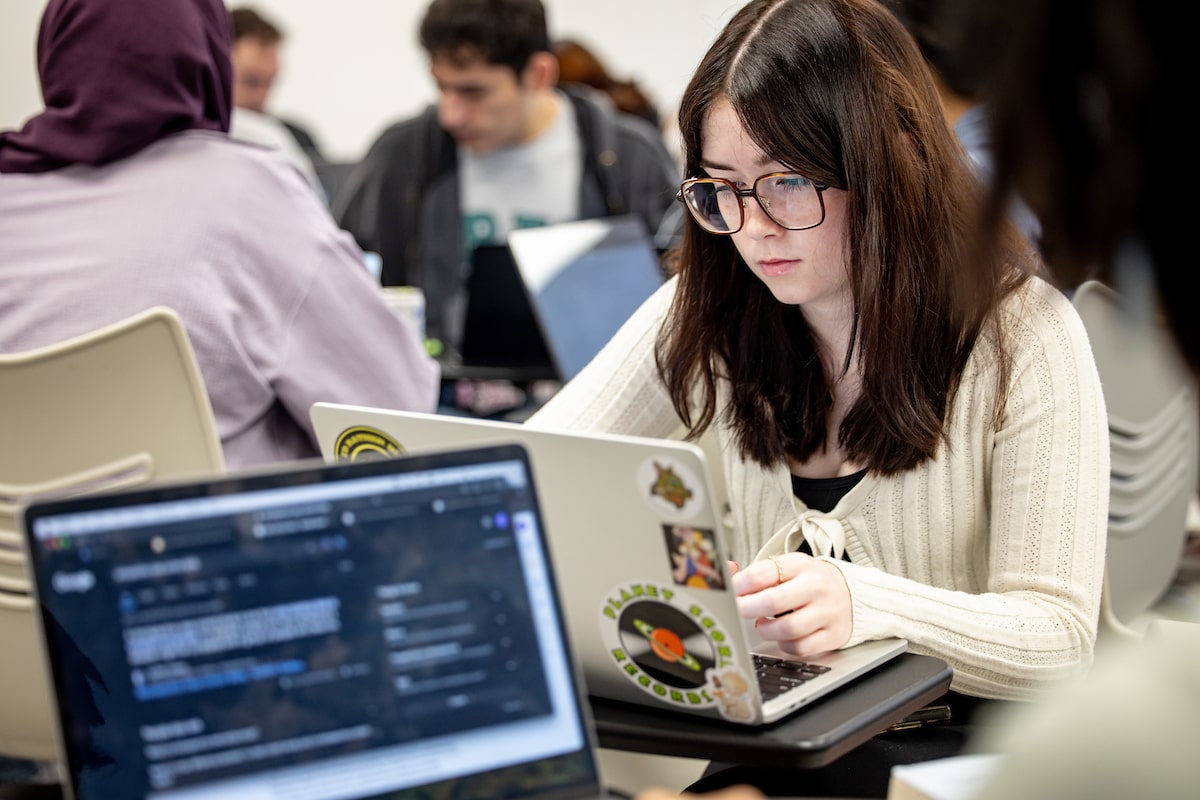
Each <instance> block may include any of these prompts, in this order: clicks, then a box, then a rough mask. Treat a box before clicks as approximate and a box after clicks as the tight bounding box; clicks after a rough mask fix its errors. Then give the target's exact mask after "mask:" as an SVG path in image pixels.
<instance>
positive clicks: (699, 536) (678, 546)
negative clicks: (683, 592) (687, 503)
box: [663, 525, 725, 589]
mask: <svg viewBox="0 0 1200 800" xmlns="http://www.w3.org/2000/svg"><path fill="white" fill-rule="evenodd" d="M663 533H664V534H665V536H666V540H667V552H668V553H669V554H670V556H671V577H672V578H674V580H675V583H677V584H679V585H680V586H687V587H689V588H692V589H724V588H725V577H724V576H723V575H722V574H721V570H720V567H719V566H718V563H717V544H716V540H715V538H714V537H713V532H712V531H711V530H710V529H708V528H694V527H692V526H690V525H663Z"/></svg>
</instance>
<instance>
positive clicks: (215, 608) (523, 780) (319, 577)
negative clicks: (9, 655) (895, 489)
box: [23, 445, 601, 800]
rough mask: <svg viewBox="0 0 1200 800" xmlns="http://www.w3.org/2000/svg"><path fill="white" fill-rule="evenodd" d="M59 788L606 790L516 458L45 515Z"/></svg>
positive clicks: (315, 466)
mask: <svg viewBox="0 0 1200 800" xmlns="http://www.w3.org/2000/svg"><path fill="white" fill-rule="evenodd" d="M23 525H24V528H25V531H26V549H27V551H28V554H29V556H30V565H31V566H30V568H31V570H32V574H33V577H34V578H35V579H36V580H35V583H36V589H37V595H38V610H39V613H40V619H41V622H42V627H43V628H44V632H43V641H44V644H45V647H46V652H47V659H48V663H49V664H50V667H51V672H52V679H53V680H52V686H53V689H54V693H55V701H56V706H57V712H58V717H59V720H58V721H59V727H60V732H61V737H60V738H61V744H62V746H63V752H64V753H65V757H66V761H67V764H66V770H65V771H66V772H67V777H68V778H69V779H68V780H67V781H65V785H64V794H65V796H66V797H68V798H72V797H73V798H79V799H80V800H97V799H98V798H100V799H102V800H112V798H162V799H166V798H170V799H172V800H184V799H186V800H196V799H198V798H203V799H205V800H207V799H208V798H213V799H215V798H222V799H223V798H231V797H252V798H256V800H268V799H270V798H280V799H281V800H333V798H385V797H386V798H425V797H509V798H523V799H525V800H533V799H534V798H538V799H541V798H547V799H548V798H563V797H577V798H584V797H597V796H600V795H601V788H600V783H599V778H598V771H597V764H596V761H595V759H594V757H593V746H594V742H593V740H592V735H591V724H590V711H589V708H588V706H587V702H586V697H585V695H584V694H583V692H582V686H583V682H582V677H581V675H580V674H579V671H578V669H577V666H576V663H575V661H574V660H573V657H572V654H571V651H570V648H569V646H568V643H567V640H566V638H565V626H564V623H563V620H562V613H561V603H560V599H559V593H558V590H557V587H556V585H555V580H554V573H553V571H552V570H551V569H550V566H549V564H550V562H549V554H548V552H547V548H546V542H545V539H544V535H543V521H542V515H541V512H540V511H539V507H538V502H537V493H536V491H535V490H534V485H533V481H532V477H531V473H530V468H529V462H528V458H527V455H526V452H525V450H524V449H523V448H522V447H521V446H520V445H503V446H488V447H484V448H474V449H468V450H459V451H454V452H444V453H438V454H430V455H425V456H414V457H412V458H400V459H389V460H386V461H380V460H377V461H373V462H369V463H368V462H361V463H357V464H349V465H342V466H330V465H326V464H323V463H321V462H319V461H316V460H314V461H312V462H307V463H306V464H304V465H293V466H292V467H290V468H288V469H286V470H284V471H274V470H272V471H263V472H254V473H245V474H243V475H238V476H231V477H225V478H219V479H215V480H209V481H200V482H191V483H185V484H177V485H172V486H160V487H157V488H149V489H142V490H138V491H133V492H128V493H122V494H110V495H96V496H90V497H85V498H77V499H71V500H63V501H57V502H46V503H42V504H35V505H32V506H30V507H29V508H28V509H26V510H25V512H24V514H23Z"/></svg>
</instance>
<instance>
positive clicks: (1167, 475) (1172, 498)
mask: <svg viewBox="0 0 1200 800" xmlns="http://www.w3.org/2000/svg"><path fill="white" fill-rule="evenodd" d="M1073 302H1074V304H1075V308H1076V309H1077V310H1078V311H1079V315H1080V317H1081V318H1082V319H1083V324H1084V326H1085V327H1086V328H1087V331H1088V337H1089V339H1090V340H1091V344H1092V352H1093V354H1094V355H1095V358H1096V367H1097V369H1098V370H1099V373H1100V381H1101V384H1102V385H1103V390H1104V402H1105V405H1106V406H1107V408H1108V429H1109V441H1110V450H1111V460H1112V479H1111V485H1110V493H1109V507H1108V555H1107V561H1106V564H1107V566H1106V570H1105V585H1104V591H1103V593H1102V598H1101V636H1102V637H1103V636H1104V635H1105V634H1106V633H1109V632H1112V633H1117V634H1122V635H1125V636H1129V635H1137V634H1138V633H1140V631H1141V630H1142V629H1143V628H1144V625H1145V624H1146V623H1147V622H1148V619H1149V617H1147V615H1146V612H1147V611H1149V610H1150V608H1151V607H1152V606H1153V605H1154V604H1155V603H1156V602H1157V601H1158V600H1160V599H1161V598H1162V596H1163V594H1164V593H1165V592H1166V590H1167V589H1168V588H1169V587H1170V585H1171V583H1172V582H1173V581H1174V579H1175V576H1176V573H1177V572H1178V571H1179V565H1180V562H1181V560H1182V557H1183V548H1184V544H1185V540H1186V538H1187V515H1188V503H1189V502H1190V501H1191V498H1192V496H1193V495H1194V494H1195V493H1196V488H1197V466H1198V463H1200V406H1198V404H1197V391H1196V380H1195V378H1194V377H1193V376H1192V374H1191V372H1190V371H1189V370H1188V369H1187V368H1186V366H1185V365H1184V363H1183V361H1182V360H1181V359H1180V357H1179V354H1178V351H1177V349H1176V347H1175V344H1174V341H1173V340H1172V338H1171V335H1170V332H1169V330H1168V328H1167V327H1166V325H1165V323H1164V321H1163V320H1162V319H1161V318H1160V317H1157V316H1151V315H1150V312H1147V311H1145V310H1139V309H1135V308H1133V307H1131V305H1130V304H1129V303H1126V302H1124V301H1123V299H1122V298H1121V297H1120V296H1119V295H1118V294H1117V293H1116V292H1114V291H1113V290H1112V289H1111V288H1109V287H1108V286H1105V285H1104V284H1102V283H1099V282H1097V281H1088V282H1086V283H1084V284H1082V285H1081V286H1079V287H1078V289H1076V291H1075V294H1074V296H1073Z"/></svg>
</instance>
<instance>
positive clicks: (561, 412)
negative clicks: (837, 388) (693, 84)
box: [527, 279, 1109, 699]
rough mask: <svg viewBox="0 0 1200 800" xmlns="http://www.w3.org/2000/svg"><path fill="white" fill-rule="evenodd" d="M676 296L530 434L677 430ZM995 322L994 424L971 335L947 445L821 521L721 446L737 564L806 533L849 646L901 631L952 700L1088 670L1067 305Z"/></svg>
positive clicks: (1079, 373)
mask: <svg viewBox="0 0 1200 800" xmlns="http://www.w3.org/2000/svg"><path fill="white" fill-rule="evenodd" d="M674 291H675V281H674V280H671V281H668V282H667V283H666V284H665V285H664V286H663V288H662V289H661V290H659V291H658V292H657V293H656V294H655V295H654V296H653V297H651V298H650V299H649V300H647V301H646V303H645V304H644V305H643V306H642V307H641V308H640V309H639V310H638V311H637V312H636V313H635V314H634V315H633V316H632V317H631V318H630V320H629V321H628V322H627V323H626V324H625V325H624V326H623V327H622V329H621V330H620V331H619V332H618V333H617V334H616V336H615V337H614V338H613V340H612V341H611V342H610V343H609V345H608V346H607V347H606V348H605V349H604V350H603V352H601V353H600V354H599V355H598V356H597V357H596V359H595V360H594V361H593V362H592V363H591V364H590V365H589V366H588V367H587V368H586V369H585V370H584V371H583V372H581V373H580V374H579V375H577V376H576V377H575V378H574V379H573V380H572V381H570V382H569V383H568V384H567V385H566V386H564V387H563V389H562V390H561V391H560V392H559V393H558V394H557V395H555V396H554V397H553V398H552V399H551V400H550V402H549V403H547V404H546V405H545V406H544V407H543V408H542V409H541V410H539V411H538V413H537V414H535V415H534V416H533V417H531V418H530V419H529V421H528V423H527V424H529V425H532V426H537V427H542V428H559V429H562V428H566V429H573V430H583V431H607V432H611V433H621V434H627V435H637V436H653V437H668V436H670V435H672V433H673V432H675V431H677V430H678V428H679V425H680V422H679V419H678V417H677V416H676V415H675V413H674V410H673V409H672V407H671V404H670V401H669V399H668V397H667V394H666V392H665V390H664V387H663V384H662V382H661V381H660V380H659V378H658V376H657V372H656V370H655V366H654V352H653V350H654V341H655V336H656V334H657V331H658V327H659V324H660V321H661V319H662V318H663V316H664V314H665V312H666V310H667V308H668V306H669V305H670V302H671V298H672V296H673V293H674ZM1001 313H1003V314H1005V315H1007V316H1008V317H1009V322H1010V323H1012V324H1011V325H1010V327H1009V330H1010V332H1011V333H1010V335H1011V336H1012V337H1013V341H1012V343H1011V344H1012V346H1013V352H1014V354H1015V362H1014V368H1013V370H1012V374H1011V378H1010V383H1009V396H1008V405H1007V407H1006V408H1005V409H1004V413H1003V416H1002V418H1001V422H1000V424H999V426H996V425H994V424H993V419H994V414H993V408H994V405H995V392H994V380H993V378H992V375H993V374H994V372H993V359H992V355H993V349H992V348H991V347H990V346H989V345H988V343H987V341H986V340H985V339H981V341H980V343H979V344H978V345H977V346H976V347H975V350H974V352H973V353H972V355H971V358H970V359H969V362H968V365H967V368H966V371H965V373H964V375H963V379H962V384H961V387H960V389H959V392H958V396H957V398H956V400H955V403H954V405H953V408H952V409H951V413H950V418H949V437H948V442H949V444H948V446H947V445H943V446H942V447H941V448H940V449H939V451H938V453H937V455H936V456H935V458H933V459H932V460H930V461H927V462H926V463H924V464H922V465H920V466H918V467H917V468H915V469H913V470H910V471H909V472H906V473H904V474H902V475H899V476H897V477H893V478H881V477H879V476H877V475H874V474H868V475H867V476H866V477H865V478H863V480H862V481H860V482H859V484H858V485H857V486H856V487H854V489H852V490H851V491H850V492H849V493H848V494H847V495H846V496H845V497H843V498H842V500H841V501H840V502H839V503H838V504H837V506H836V507H835V508H834V509H833V510H832V511H831V512H829V513H822V512H818V511H813V510H809V509H808V508H806V507H805V506H804V504H803V503H801V502H800V501H799V500H797V499H796V498H795V497H794V496H793V495H792V488H791V487H792V485H791V478H790V474H789V472H788V469H787V466H786V464H782V463H781V464H779V465H777V466H776V467H775V468H772V469H764V468H762V467H760V466H758V465H757V464H754V463H752V462H747V461H745V460H743V459H742V458H741V457H739V455H738V454H737V452H736V451H735V448H734V447H733V445H732V440H731V438H730V431H729V430H728V429H727V428H725V427H723V426H720V427H718V429H717V431H716V434H717V440H718V442H719V445H720V449H721V452H722V454H723V466H724V472H725V475H726V479H727V482H728V492H729V497H730V500H731V503H732V508H733V522H734V525H733V530H732V531H730V546H731V549H732V553H731V555H732V558H733V559H734V560H735V561H737V562H739V563H743V564H744V563H747V562H748V560H749V559H751V558H754V559H759V558H765V557H766V556H769V555H773V554H777V553H780V552H785V551H790V550H795V549H796V548H797V547H799V545H800V543H801V541H802V540H804V539H807V540H808V541H809V543H810V545H811V546H812V547H813V552H815V553H823V554H825V555H823V556H822V557H823V558H827V559H829V560H831V561H833V563H835V564H836V565H837V566H838V567H839V568H840V569H841V570H842V572H843V574H844V575H845V578H846V583H847V584H848V586H849V587H850V593H851V597H852V599H853V613H854V625H853V633H852V634H851V637H850V641H849V642H848V644H851V645H852V644H856V643H858V642H862V641H866V640H870V639H878V638H881V637H886V636H900V637H904V638H906V639H908V640H909V643H910V650H911V651H912V652H916V653H925V654H932V655H935V656H938V657H939V658H942V659H944V660H946V661H947V662H948V663H949V664H950V665H951V667H953V669H954V679H953V684H952V687H953V688H954V689H955V690H957V691H960V692H965V693H968V694H972V695H976V696H981V697H989V698H1001V699H1033V698H1037V697H1039V696H1041V695H1044V694H1045V693H1046V692H1048V691H1051V690H1052V689H1053V688H1054V685H1055V684H1056V683H1057V682H1059V681H1061V680H1063V679H1066V678H1069V677H1072V676H1075V675H1077V674H1079V673H1080V672H1081V671H1083V670H1086V669H1087V668H1088V667H1090V665H1091V662H1092V657H1093V649H1094V645H1095V638H1096V626H1097V618H1098V614H1099V606H1100V588H1101V585H1102V582H1103V574H1104V553H1105V536H1106V526H1107V515H1108V486H1109V449H1108V426H1107V419H1106V415H1105V407H1104V399H1103V395H1102V394H1101V387H1100V379H1099V376H1098V375H1097V372H1096V366H1095V362H1094V360H1093V357H1092V352H1091V348H1090V345H1089V344H1088V339H1087V334H1086V332H1085V331H1084V328H1083V324H1082V322H1081V321H1080V319H1079V317H1078V315H1077V314H1076V313H1075V309H1074V307H1073V306H1072V305H1071V303H1070V301H1069V300H1068V299H1067V298H1066V297H1065V296H1064V295H1063V294H1062V293H1060V292H1059V291H1057V290H1056V289H1054V288H1053V287H1051V286H1050V285H1049V284H1047V283H1045V282H1043V281H1041V280H1037V279H1034V280H1032V281H1031V282H1030V283H1029V284H1027V286H1026V287H1025V288H1023V289H1022V290H1021V291H1019V292H1018V293H1017V294H1016V295H1014V296H1013V297H1012V298H1010V300H1009V301H1007V303H1006V305H1005V306H1004V307H1003V308H1002V310H1001ZM594 544H595V543H592V545H593V546H594ZM843 552H845V553H847V554H848V555H849V559H850V561H849V562H846V561H844V560H842V559H841V558H840V556H841V555H842V553H843Z"/></svg>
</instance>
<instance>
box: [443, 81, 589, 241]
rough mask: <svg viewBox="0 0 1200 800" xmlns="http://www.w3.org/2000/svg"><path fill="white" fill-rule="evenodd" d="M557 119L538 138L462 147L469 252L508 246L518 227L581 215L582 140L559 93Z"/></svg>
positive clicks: (463, 206) (465, 233) (462, 187)
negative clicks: (482, 149) (486, 148)
mask: <svg viewBox="0 0 1200 800" xmlns="http://www.w3.org/2000/svg"><path fill="white" fill-rule="evenodd" d="M555 99H556V100H557V103H558V113H557V114H556V115H555V118H554V122H553V123H552V124H551V125H550V127H549V128H547V129H546V131H545V132H544V133H543V134H542V135H541V136H539V137H537V138H536V139H534V140H532V141H529V142H524V143H522V144H519V145H515V146H513V147H505V148H501V149H498V150H493V151H492V152H490V153H484V154H474V153H469V152H467V151H465V150H460V151H459V168H460V173H459V176H460V180H461V184H460V192H461V195H460V196H461V198H462V199H461V201H460V202H461V211H462V224H463V241H464V242H465V244H466V247H465V248H464V251H465V252H467V253H469V252H471V251H472V250H473V249H474V248H475V247H476V246H477V245H481V244H503V243H504V242H505V241H507V239H508V234H509V233H510V232H511V231H513V230H515V229H516V228H532V227H537V226H540V225H552V224H554V223H558V222H570V221H572V220H575V219H578V218H579V182H580V180H581V179H582V174H583V161H582V156H581V148H582V146H581V144H580V141H579V132H578V126H577V124H576V121H575V114H574V111H573V110H572V108H571V106H570V104H569V103H568V102H567V101H566V98H564V97H563V96H562V95H560V94H556V96H555Z"/></svg>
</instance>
